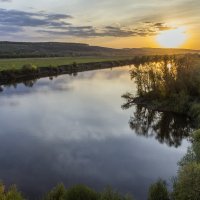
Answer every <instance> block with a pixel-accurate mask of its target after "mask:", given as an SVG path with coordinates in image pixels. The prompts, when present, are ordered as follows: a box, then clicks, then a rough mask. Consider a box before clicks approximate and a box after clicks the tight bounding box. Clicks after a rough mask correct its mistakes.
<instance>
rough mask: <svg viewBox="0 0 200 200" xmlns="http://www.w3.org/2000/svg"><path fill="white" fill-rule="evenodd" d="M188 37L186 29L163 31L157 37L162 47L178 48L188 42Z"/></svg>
mask: <svg viewBox="0 0 200 200" xmlns="http://www.w3.org/2000/svg"><path fill="white" fill-rule="evenodd" d="M186 39H187V35H186V32H185V28H182V27H179V28H176V29H172V30H167V31H162V32H161V33H160V34H159V35H157V37H156V40H157V42H158V43H159V44H160V45H161V46H162V47H167V48H176V47H180V46H181V45H183V44H184V43H185V42H186Z"/></svg>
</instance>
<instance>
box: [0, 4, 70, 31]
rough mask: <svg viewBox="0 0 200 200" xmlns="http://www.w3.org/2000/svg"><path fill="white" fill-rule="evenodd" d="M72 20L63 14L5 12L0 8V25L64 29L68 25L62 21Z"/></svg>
mask: <svg viewBox="0 0 200 200" xmlns="http://www.w3.org/2000/svg"><path fill="white" fill-rule="evenodd" d="M69 18H72V17H71V16H70V15H64V14H46V13H43V12H37V13H32V12H24V11H18V10H6V9H1V8H0V25H2V26H20V27H37V26H38V27H41V26H49V27H54V28H57V27H64V26H66V25H69V24H70V23H68V22H65V21H63V20H66V19H69Z"/></svg>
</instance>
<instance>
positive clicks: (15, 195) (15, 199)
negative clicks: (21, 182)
mask: <svg viewBox="0 0 200 200" xmlns="http://www.w3.org/2000/svg"><path fill="white" fill-rule="evenodd" d="M0 199H1V200H24V198H23V197H22V195H21V193H20V192H18V190H17V188H16V186H11V187H10V188H8V190H6V188H5V186H4V185H3V184H2V183H0Z"/></svg>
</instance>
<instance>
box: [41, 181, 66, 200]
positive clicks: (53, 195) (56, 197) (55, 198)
mask: <svg viewBox="0 0 200 200" xmlns="http://www.w3.org/2000/svg"><path fill="white" fill-rule="evenodd" d="M65 196H66V189H65V186H64V185H63V184H59V185H57V186H56V187H55V188H53V189H52V190H51V191H50V192H49V193H48V194H47V195H46V196H45V197H44V200H64V199H65Z"/></svg>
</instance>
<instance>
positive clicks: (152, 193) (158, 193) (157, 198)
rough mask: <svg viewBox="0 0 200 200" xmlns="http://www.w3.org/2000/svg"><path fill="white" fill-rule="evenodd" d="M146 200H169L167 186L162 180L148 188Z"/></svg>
mask: <svg viewBox="0 0 200 200" xmlns="http://www.w3.org/2000/svg"><path fill="white" fill-rule="evenodd" d="M148 200H169V193H168V190H167V186H166V183H165V182H164V181H163V180H161V179H160V180H158V181H157V182H156V183H154V184H152V185H151V186H150V188H149V194H148Z"/></svg>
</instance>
